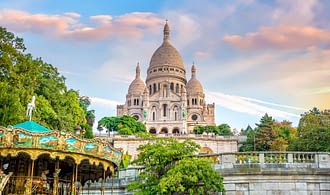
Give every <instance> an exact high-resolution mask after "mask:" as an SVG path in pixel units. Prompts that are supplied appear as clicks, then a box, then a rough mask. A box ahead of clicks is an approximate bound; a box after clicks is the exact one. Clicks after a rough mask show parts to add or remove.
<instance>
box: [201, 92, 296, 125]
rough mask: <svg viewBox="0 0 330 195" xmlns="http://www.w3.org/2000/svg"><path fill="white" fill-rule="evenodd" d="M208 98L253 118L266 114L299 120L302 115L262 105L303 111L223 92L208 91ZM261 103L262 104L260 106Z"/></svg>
mask: <svg viewBox="0 0 330 195" xmlns="http://www.w3.org/2000/svg"><path fill="white" fill-rule="evenodd" d="M206 93H207V97H208V99H209V100H211V101H213V102H215V104H217V105H220V106H222V107H224V108H227V109H229V110H232V111H236V112H242V113H246V114H249V115H253V116H258V117H261V116H263V115H264V114H265V113H268V114H269V115H271V116H273V117H274V118H281V119H290V118H299V117H300V115H299V114H297V113H293V112H286V111H282V110H279V109H277V108H271V107H267V106H264V105H261V104H268V105H272V106H276V107H284V108H291V109H292V108H293V109H294V110H297V109H301V108H296V107H293V106H288V105H281V104H275V103H270V102H266V101H262V100H257V99H253V98H246V97H240V96H235V95H227V94H224V93H221V92H212V91H207V92H206ZM260 103H261V104H260Z"/></svg>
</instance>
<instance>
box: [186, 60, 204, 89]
mask: <svg viewBox="0 0 330 195" xmlns="http://www.w3.org/2000/svg"><path fill="white" fill-rule="evenodd" d="M186 88H187V93H204V92H203V86H202V84H201V83H200V82H199V80H198V79H197V78H196V67H195V65H194V64H193V65H192V68H191V79H190V80H189V81H188V83H187V85H186Z"/></svg>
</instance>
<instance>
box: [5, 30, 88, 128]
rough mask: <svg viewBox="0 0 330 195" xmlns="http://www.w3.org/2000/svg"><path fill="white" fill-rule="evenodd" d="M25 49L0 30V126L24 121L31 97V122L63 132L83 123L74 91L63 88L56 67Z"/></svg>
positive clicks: (9, 34)
mask: <svg viewBox="0 0 330 195" xmlns="http://www.w3.org/2000/svg"><path fill="white" fill-rule="evenodd" d="M25 50H26V48H25V45H24V42H23V39H22V38H18V37H15V35H14V34H13V33H11V32H8V31H7V30H6V29H5V28H2V27H0V92H1V97H0V122H1V124H0V125H2V126H7V125H13V124H15V123H18V122H22V121H23V120H26V119H27V117H26V116H25V110H26V106H27V104H28V103H29V102H30V101H31V98H32V96H36V102H35V103H36V109H35V111H34V114H33V117H32V119H33V120H34V121H36V122H39V123H41V124H43V125H45V126H47V127H49V128H50V129H55V130H67V131H73V129H74V128H75V127H76V125H77V124H84V123H86V122H85V119H84V117H82V116H83V114H84V111H83V109H82V108H81V106H80V105H79V100H78V97H79V94H78V92H77V91H74V90H70V89H67V87H66V86H65V78H64V77H63V76H62V75H61V74H60V73H59V72H58V70H57V68H55V67H54V66H52V65H51V64H47V63H45V62H44V61H42V60H41V58H33V56H32V55H31V54H28V53H27V54H26V53H25Z"/></svg>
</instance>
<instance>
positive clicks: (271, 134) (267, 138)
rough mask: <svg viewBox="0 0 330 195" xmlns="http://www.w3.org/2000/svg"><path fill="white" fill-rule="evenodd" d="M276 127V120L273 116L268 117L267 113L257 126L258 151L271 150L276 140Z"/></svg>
mask: <svg viewBox="0 0 330 195" xmlns="http://www.w3.org/2000/svg"><path fill="white" fill-rule="evenodd" d="M274 125H275V120H274V119H273V118H272V117H271V116H268V114H267V113H266V114H265V115H264V116H263V117H262V118H261V119H260V123H259V124H256V126H257V127H256V131H255V141H254V143H255V148H256V150H258V151H268V150H270V146H271V145H272V142H273V141H274V140H275V139H276V132H275V131H274V129H273V127H274Z"/></svg>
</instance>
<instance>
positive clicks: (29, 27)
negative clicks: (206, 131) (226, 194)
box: [0, 0, 330, 129]
mask: <svg viewBox="0 0 330 195" xmlns="http://www.w3.org/2000/svg"><path fill="white" fill-rule="evenodd" d="M328 10H330V2H329V1H322V0H304V1H287V0H274V1H264V0H232V1H211V0H210V1H202V0H189V1H188V0H186V1H174V0H168V1H122V0H121V1H109V0H98V1H87V0H85V1H78V0H57V1H50V0H2V1H1V2H0V25H1V26H4V27H6V28H7V29H8V30H9V31H11V32H14V33H15V34H16V35H18V36H20V37H23V38H24V41H25V44H26V46H27V48H28V50H27V52H29V53H32V55H33V56H35V57H41V58H42V59H43V60H44V61H46V62H48V63H51V64H52V65H54V66H56V67H57V68H58V69H59V71H60V72H61V73H62V74H63V75H64V76H65V77H66V83H67V85H68V86H69V87H70V88H73V89H76V90H79V92H80V94H81V95H86V96H89V97H91V99H92V107H91V108H92V109H95V110H96V117H97V120H99V119H100V118H101V117H103V116H112V115H115V109H116V105H117V104H122V103H123V102H124V101H125V95H126V93H127V90H128V86H129V83H130V82H131V81H132V80H133V79H134V76H135V66H136V64H137V63H138V62H139V63H140V66H141V73H142V76H143V78H145V76H146V70H147V67H148V65H149V61H150V58H151V56H152V54H153V52H154V51H155V50H156V49H157V48H158V46H159V45H160V44H161V42H162V38H163V37H162V30H163V25H164V23H165V20H166V19H168V21H169V25H170V28H171V41H172V44H173V45H174V46H175V47H176V48H177V49H178V50H179V52H180V53H181V55H182V58H183V60H184V63H185V67H186V72H187V73H188V75H187V78H188V79H189V78H190V69H191V64H192V63H193V62H194V63H195V65H196V67H197V77H198V79H199V80H200V81H201V83H202V85H203V87H204V90H205V93H206V99H207V102H208V103H212V102H215V104H216V122H217V124H220V123H227V124H229V125H230V126H231V127H232V128H237V129H241V128H246V127H247V125H248V124H250V125H251V126H254V124H255V123H258V122H259V120H260V118H261V116H262V115H264V114H265V113H268V114H269V115H271V116H273V117H274V118H275V119H276V120H278V121H282V120H289V121H292V122H293V124H294V126H296V125H297V123H298V120H299V116H300V114H301V113H303V112H304V111H306V110H308V109H311V108H312V107H318V108H320V109H325V108H329V107H330V19H329V18H330V12H329V11H328ZM36 101H37V100H36Z"/></svg>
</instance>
